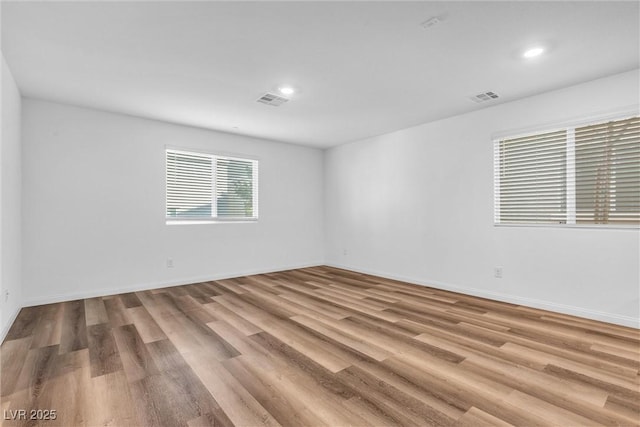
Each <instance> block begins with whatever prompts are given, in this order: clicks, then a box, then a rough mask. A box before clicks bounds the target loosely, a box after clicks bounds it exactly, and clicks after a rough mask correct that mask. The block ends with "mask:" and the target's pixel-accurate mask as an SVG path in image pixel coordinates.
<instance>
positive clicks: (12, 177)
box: [0, 56, 22, 342]
mask: <svg viewBox="0 0 640 427" xmlns="http://www.w3.org/2000/svg"><path fill="white" fill-rule="evenodd" d="M1 90H2V113H1V114H0V116H1V117H2V139H1V140H0V308H1V309H2V310H1V311H2V313H1V314H0V342H2V339H4V336H5V335H6V333H7V330H8V328H9V327H10V326H11V323H13V319H14V318H15V316H16V315H17V314H18V311H19V310H20V308H21V306H22V295H21V292H22V286H21V273H22V267H21V258H22V249H21V195H22V185H21V160H20V158H21V143H20V115H21V105H20V104H21V98H20V92H19V91H18V87H17V86H16V83H15V81H14V80H13V76H12V74H11V70H10V69H9V67H8V65H7V62H6V61H5V59H4V56H2V87H1ZM7 292H8V295H7Z"/></svg>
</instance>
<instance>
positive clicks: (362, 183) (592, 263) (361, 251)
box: [325, 70, 640, 327]
mask: <svg viewBox="0 0 640 427" xmlns="http://www.w3.org/2000/svg"><path fill="white" fill-rule="evenodd" d="M638 82H639V74H638V71H637V70H635V71H631V72H627V73H623V74H619V75H615V76H611V77H608V78H603V79H600V80H596V81H593V82H589V83H585V84H581V85H577V86H573V87H569V88H566V89H563V90H558V91H554V92H548V93H545V94H542V95H538V96H535V97H530V98H526V99H522V100H519V101H515V102H511V103H506V104H501V105H497V106H494V107H489V108H484V109H481V110H479V111H476V112H472V113H468V114H464V115H460V116H456V117H451V118H448V119H444V120H440V121H437V122H432V123H428V124H424V125H421V126H417V127H413V128H409V129H404V130H401V131H398V132H394V133H390V134H386V135H382V136H379V137H375V138H370V139H366V140H362V141H358V142H354V143H351V144H347V145H343V146H339V147H336V148H332V149H330V150H328V151H327V152H326V153H325V227H326V259H327V262H328V263H329V264H330V265H334V266H342V267H345V268H349V269H353V270H358V271H362V272H369V273H374V274H379V275H382V276H387V277H392V278H399V279H405V280H408V281H411V282H414V283H420V284H426V285H431V286H435V287H438V288H448V289H454V290H460V291H462V292H466V293H470V294H475V295H481V296H486V297H489V298H494V299H498V300H504V301H511V302H515V303H518V304H524V305H529V306H536V307H540V308H548V309H551V310H556V311H560V312H565V313H570V314H577V315H580V316H584V317H591V318H595V319H600V320H605V321H609V322H616V323H621V324H625V325H631V326H635V327H638V317H639V312H638V311H639V300H638V294H639V292H640V290H639V286H640V277H639V274H640V273H639V272H640V251H639V246H640V234H639V232H638V230H637V229H635V230H621V229H593V228H573V229H570V228H553V227H497V226H494V224H493V144H492V135H495V134H497V133H503V132H507V133H508V132H509V131H516V130H524V129H533V128H544V127H545V126H546V125H549V124H553V123H558V122H564V121H571V120H574V119H577V118H582V117H585V116H600V115H602V114H606V113H609V112H612V111H615V110H619V109H625V110H626V109H628V107H631V109H632V110H636V111H637V105H638V101H639V100H638V93H639V87H638ZM494 267H502V268H503V278H501V279H499V278H495V277H494Z"/></svg>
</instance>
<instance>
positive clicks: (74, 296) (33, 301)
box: [23, 261, 324, 307]
mask: <svg viewBox="0 0 640 427" xmlns="http://www.w3.org/2000/svg"><path fill="white" fill-rule="evenodd" d="M321 265H324V263H323V262H322V261H317V262H311V263H305V264H298V265H291V266H282V267H278V268H275V269H273V268H269V269H258V270H245V271H239V272H235V273H223V274H212V275H207V276H197V277H184V278H181V279H174V280H167V281H159V282H147V283H140V284H135V285H129V286H123V287H120V288H115V289H114V288H110V289H98V290H91V291H85V292H69V293H64V294H57V295H49V296H43V297H35V298H28V299H26V300H24V301H23V306H24V307H32V306H35V305H42V304H52V303H57V302H65V301H73V300H78V299H85V298H95V297H104V296H108V295H118V294H123V293H127V292H137V291H148V290H151V289H161V288H168V287H170V286H182V285H189V284H192V283H201V282H209V281H211V280H224V279H233V278H236V277H243V276H251V275H254V274H266V273H276V272H280V271H286V270H296V269H298V268H308V267H318V266H321Z"/></svg>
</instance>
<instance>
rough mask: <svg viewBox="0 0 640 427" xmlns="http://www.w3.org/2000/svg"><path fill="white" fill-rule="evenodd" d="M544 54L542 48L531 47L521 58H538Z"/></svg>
mask: <svg viewBox="0 0 640 427" xmlns="http://www.w3.org/2000/svg"><path fill="white" fill-rule="evenodd" d="M543 53H544V48H543V47H539V46H538V47H533V48H531V49H529V50H526V51H525V52H524V53H523V54H522V56H523V57H525V58H535V57H536V56H540V55H542V54H543Z"/></svg>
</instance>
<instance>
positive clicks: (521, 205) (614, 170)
mask: <svg viewBox="0 0 640 427" xmlns="http://www.w3.org/2000/svg"><path fill="white" fill-rule="evenodd" d="M494 206H495V210H494V217H495V223H496V224H507V225H508V224H567V225H576V224H577V225H605V226H606V225H608V226H612V225H613V226H615V225H621V226H628V225H631V226H634V225H635V226H637V225H639V224H640V118H638V117H631V118H625V119H621V120H611V121H607V122H602V123H594V124H588V125H583V126H574V127H566V128H564V129H559V130H554V131H552V132H544V133H537V134H532V135H526V136H518V137H514V138H503V139H498V140H496V141H494Z"/></svg>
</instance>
